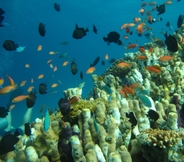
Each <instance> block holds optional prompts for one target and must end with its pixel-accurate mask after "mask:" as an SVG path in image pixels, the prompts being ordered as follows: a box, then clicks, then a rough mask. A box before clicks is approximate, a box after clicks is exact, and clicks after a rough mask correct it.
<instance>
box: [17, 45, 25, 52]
mask: <svg viewBox="0 0 184 162" xmlns="http://www.w3.org/2000/svg"><path fill="white" fill-rule="evenodd" d="M25 48H26V46H23V47H18V48H16V52H22V51H24V49H25Z"/></svg>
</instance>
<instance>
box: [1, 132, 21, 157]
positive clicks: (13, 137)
mask: <svg viewBox="0 0 184 162" xmlns="http://www.w3.org/2000/svg"><path fill="white" fill-rule="evenodd" d="M18 135H20V134H19V132H18V130H16V131H15V133H14V134H11V133H10V132H7V133H6V134H5V135H4V136H3V138H2V139H1V141H0V155H3V154H7V153H8V152H10V151H14V150H15V147H14V145H15V144H16V143H17V142H18V141H19V138H18V137H17V136H18Z"/></svg>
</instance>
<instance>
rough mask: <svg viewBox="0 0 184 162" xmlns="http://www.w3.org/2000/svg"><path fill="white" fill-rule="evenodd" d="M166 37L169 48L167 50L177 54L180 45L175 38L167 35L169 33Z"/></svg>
mask: <svg viewBox="0 0 184 162" xmlns="http://www.w3.org/2000/svg"><path fill="white" fill-rule="evenodd" d="M164 36H165V44H166V46H167V49H168V50H169V51H171V52H177V51H178V43H177V40H176V38H175V37H174V36H172V35H169V36H168V35H167V32H166V33H165V34H164Z"/></svg>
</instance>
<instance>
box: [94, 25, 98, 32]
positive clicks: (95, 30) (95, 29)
mask: <svg viewBox="0 0 184 162" xmlns="http://www.w3.org/2000/svg"><path fill="white" fill-rule="evenodd" d="M97 31H98V30H97V28H96V26H95V25H94V24H93V32H94V33H95V34H98V33H97Z"/></svg>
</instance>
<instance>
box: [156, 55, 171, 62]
mask: <svg viewBox="0 0 184 162" xmlns="http://www.w3.org/2000/svg"><path fill="white" fill-rule="evenodd" d="M158 60H159V61H161V62H167V61H171V60H173V57H172V56H162V57H160V58H159V59H158Z"/></svg>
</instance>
